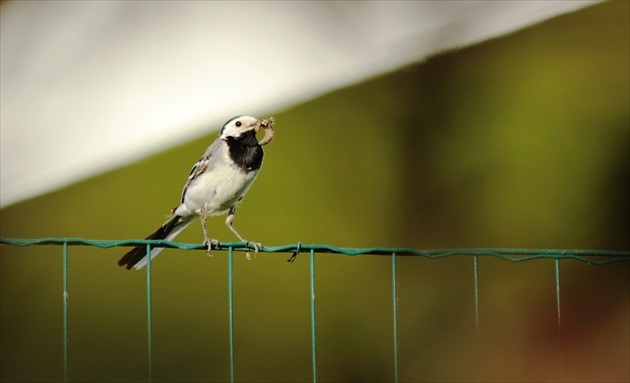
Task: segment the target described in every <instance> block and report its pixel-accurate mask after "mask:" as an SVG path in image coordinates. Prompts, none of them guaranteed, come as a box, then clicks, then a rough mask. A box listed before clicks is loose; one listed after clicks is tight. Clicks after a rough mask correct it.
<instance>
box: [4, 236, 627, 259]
mask: <svg viewBox="0 0 630 383" xmlns="http://www.w3.org/2000/svg"><path fill="white" fill-rule="evenodd" d="M0 244H7V245H15V246H21V247H23V246H32V245H60V246H62V245H64V244H67V245H70V246H95V247H99V248H102V249H107V248H111V247H121V246H132V247H133V246H138V245H150V246H151V247H164V248H174V249H182V250H206V249H207V248H206V246H205V245H202V244H199V243H179V242H171V241H166V240H156V239H151V240H146V239H145V240H138V239H126V240H90V239H84V238H40V239H21V238H0ZM212 249H213V250H223V251H228V250H229V249H232V250H234V251H251V250H254V246H253V244H245V243H243V242H220V243H218V244H216V245H215V244H213V245H212ZM311 250H313V251H314V252H315V253H333V254H344V255H387V256H391V255H392V254H393V253H396V256H421V257H425V258H430V259H437V258H443V257H450V256H455V255H468V256H489V257H496V258H499V259H503V260H505V261H510V262H524V261H530V260H534V259H573V260H576V261H581V262H586V263H589V264H593V265H605V264H609V263H615V262H628V261H630V251H624V250H567V249H512V248H470V249H430V250H418V249H411V248H389V247H365V248H348V247H336V246H331V245H314V244H310V245H309V244H302V243H300V242H298V243H296V244H289V245H282V246H262V247H259V252H262V253H294V254H299V253H300V252H301V251H311Z"/></svg>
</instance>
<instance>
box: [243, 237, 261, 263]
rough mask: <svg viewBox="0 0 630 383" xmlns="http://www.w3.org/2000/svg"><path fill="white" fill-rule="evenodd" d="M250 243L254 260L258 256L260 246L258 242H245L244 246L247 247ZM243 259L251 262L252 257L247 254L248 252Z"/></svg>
mask: <svg viewBox="0 0 630 383" xmlns="http://www.w3.org/2000/svg"><path fill="white" fill-rule="evenodd" d="M250 243H251V244H252V245H254V258H255V257H256V256H257V255H258V251H259V250H260V248H261V247H262V244H261V243H260V242H249V241H245V245H247V246H249V244H250ZM245 257H246V258H247V260H248V261H251V260H252V256H251V255H250V254H249V251H247V252H245Z"/></svg>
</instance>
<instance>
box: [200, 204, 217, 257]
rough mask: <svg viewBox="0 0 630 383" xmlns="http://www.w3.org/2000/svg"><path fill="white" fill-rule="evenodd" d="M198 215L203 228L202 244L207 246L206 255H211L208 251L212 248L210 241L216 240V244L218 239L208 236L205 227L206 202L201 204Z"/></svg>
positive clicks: (206, 215) (206, 217)
mask: <svg viewBox="0 0 630 383" xmlns="http://www.w3.org/2000/svg"><path fill="white" fill-rule="evenodd" d="M199 215H200V218H201V227H202V228H203V246H208V256H209V257H212V254H211V253H210V251H211V250H212V243H214V242H215V241H216V243H217V244H218V243H219V241H217V240H215V239H210V238H208V230H207V229H206V219H208V213H207V207H206V204H203V206H201V212H200V214H199Z"/></svg>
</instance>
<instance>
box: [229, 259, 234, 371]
mask: <svg viewBox="0 0 630 383" xmlns="http://www.w3.org/2000/svg"><path fill="white" fill-rule="evenodd" d="M233 258H234V254H233V250H232V247H230V248H228V327H229V342H230V382H232V383H234V280H233V278H232V277H233V275H234V266H233V265H234V263H233Z"/></svg>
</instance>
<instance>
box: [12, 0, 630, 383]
mask: <svg viewBox="0 0 630 383" xmlns="http://www.w3.org/2000/svg"><path fill="white" fill-rule="evenodd" d="M629 12H630V9H629V3H628V2H626V1H619V2H608V3H603V4H598V5H596V6H593V7H589V8H586V9H583V10H581V11H578V12H576V13H573V14H568V15H564V16H561V17H557V18H554V19H552V20H549V21H546V22H544V23H541V24H538V25H536V26H533V27H530V28H527V29H525V30H521V31H519V32H517V33H514V34H511V35H509V36H505V37H502V38H498V39H494V40H491V41H487V42H485V43H483V44H479V45H476V46H472V47H467V48H465V49H461V50H457V51H453V52H447V53H444V54H442V55H439V56H437V57H433V58H431V59H429V60H427V61H426V62H423V63H417V64H415V65H411V66H408V67H405V68H402V69H400V70H398V71H396V72H393V73H389V74H386V75H382V76H379V77H378V78H374V79H371V80H369V81H365V82H363V83H360V84H356V85H353V86H351V87H348V88H345V89H340V90H337V91H334V92H331V93H329V94H326V95H323V96H321V97H318V98H316V99H313V100H310V101H308V102H305V103H303V104H300V105H296V106H293V107H291V108H289V109H287V110H281V111H269V112H268V113H266V114H265V115H261V116H258V117H267V116H269V115H274V116H275V117H276V120H277V124H276V139H275V140H274V141H273V143H272V144H270V145H268V146H267V147H265V150H266V157H265V164H264V167H263V170H262V172H261V174H260V175H259V178H258V180H257V181H256V184H255V185H254V186H253V187H252V189H251V191H250V192H249V194H248V195H247V198H245V200H244V203H243V204H242V205H241V207H240V209H239V210H238V214H237V215H236V220H235V226H236V227H237V228H238V229H239V231H240V232H241V233H242V234H243V235H244V236H245V237H246V238H249V239H251V240H256V241H260V242H262V243H263V244H266V245H281V244H287V243H296V242H297V241H301V242H302V243H326V244H332V245H335V246H347V247H368V246H399V247H413V248H422V249H428V248H458V247H510V248H520V247H522V248H570V249H623V250H628V249H630V237H629V235H628V233H629V232H630V230H629V229H630V219H629V217H630V214H628V213H629V204H628V195H629V191H630V190H629V189H630V185H629V181H628V180H629V177H628V176H629V171H630V148H629V147H630V106H629V105H630V100H629V93H630V85H629V72H630V65H629V56H630V52H629V46H630V41H629V33H630V24H629V16H628V15H629ZM243 113H244V114H247V113H248V112H247V111H243ZM225 117H226V119H227V118H229V117H231V116H225ZM210 128H212V129H215V128H219V127H209V130H208V131H209V133H208V136H207V137H204V138H202V139H199V140H195V141H193V142H190V143H187V144H185V145H182V146H179V147H176V148H172V149H171V150H168V151H166V152H163V153H160V154H158V155H155V156H152V157H151V158H147V159H145V160H143V161H140V162H138V163H135V164H132V165H129V166H127V167H124V168H122V169H118V170H116V171H112V172H109V173H107V174H103V175H100V176H98V177H94V178H91V179H88V180H85V181H83V182H80V183H77V184H74V185H72V186H69V187H67V188H64V189H62V190H58V191H55V192H52V193H49V194H47V195H44V196H41V197H38V198H34V199H31V200H28V201H25V202H21V203H18V204H15V205H12V206H9V207H6V208H4V209H2V210H1V218H0V224H1V227H0V234H1V236H2V237H13V238H41V237H85V238H90V239H127V238H144V236H146V235H147V234H148V233H150V232H151V231H152V230H154V229H155V228H156V227H157V226H159V225H160V224H161V223H162V221H163V220H164V219H165V217H166V216H167V215H168V213H169V211H170V208H172V207H173V206H175V205H176V204H177V203H178V199H179V195H180V192H181V188H182V186H183V183H184V181H185V177H186V176H187V174H188V171H189V170H190V167H191V166H192V164H194V163H195V161H197V159H198V158H199V156H200V155H201V154H202V153H203V152H204V150H205V149H206V147H207V145H208V144H209V143H210V142H212V141H213V140H214V139H215V137H216V134H217V133H218V132H217V131H211V130H210ZM209 230H210V232H211V233H213V234H212V236H213V237H216V238H219V239H220V240H221V241H233V240H234V239H235V238H233V235H232V233H230V232H229V230H228V229H227V228H226V227H225V225H224V218H215V219H212V220H210V221H209ZM201 235H202V234H201V228H200V225H198V224H193V225H191V227H190V228H188V229H187V230H186V231H185V232H184V233H182V234H181V235H180V236H179V237H178V241H181V242H200V241H201ZM0 251H2V257H0V262H1V264H0V272H1V279H0V287H1V318H0V319H1V321H0V331H1V332H0V335H1V340H2V341H1V348H0V351H1V365H0V370H1V373H0V374H1V379H2V381H59V380H62V379H63V359H62V358H63V354H62V342H63V334H62V302H63V297H62V285H61V271H62V269H61V254H62V251H61V248H60V247H29V248H16V247H9V246H2V247H0ZM124 252H125V249H123V248H119V249H109V250H101V249H95V248H88V247H72V248H71V249H70V256H69V265H70V266H69V326H70V332H69V339H70V343H69V376H70V379H71V380H73V381H143V380H145V379H146V377H147V375H146V365H147V353H146V342H147V339H146V333H147V331H146V297H145V294H146V287H145V285H146V275H145V274H144V272H136V271H126V270H124V269H121V268H119V267H117V266H116V261H117V260H118V258H119V257H120V256H121V255H122V254H123V253H124ZM287 258H288V254H259V255H258V257H257V258H256V259H254V260H252V261H246V260H245V256H244V255H243V254H241V253H237V254H236V256H235V265H234V268H235V271H234V272H235V274H234V289H235V292H234V294H235V296H234V304H235V311H234V318H235V336H236V338H235V366H236V370H235V373H236V378H237V380H239V381H286V382H297V381H309V380H310V379H311V362H310V357H311V355H310V351H311V349H310V311H309V310H310V306H309V305H310V302H309V277H308V257H307V256H299V257H298V258H297V260H296V262H295V263H293V264H289V263H287V262H286V260H287ZM398 265H399V267H400V269H399V272H398V281H399V305H398V307H399V323H398V332H399V336H400V339H399V377H400V380H401V381H410V382H417V381H433V382H435V381H444V382H446V381H449V382H451V381H519V382H523V381H607V382H612V381H628V380H630V362H629V360H630V351H629V349H630V329H629V327H630V324H629V323H630V308H629V306H630V265H629V264H628V263H621V264H614V265H609V266H589V265H586V264H582V263H578V262H576V261H563V262H561V277H562V278H561V280H562V284H561V305H562V328H561V331H558V329H557V318H556V306H555V304H556V298H555V282H554V277H555V274H554V264H553V261H544V260H539V261H531V262H525V263H518V264H512V263H508V262H505V261H501V260H496V259H490V258H482V259H480V261H479V278H480V283H479V288H480V296H479V303H480V329H479V334H478V335H477V334H476V331H475V313H474V291H473V270H472V259H470V258H466V257H461V256H460V257H451V258H446V259H440V260H426V259H422V258H405V259H400V260H399V261H398ZM316 267H317V270H316V277H317V334H318V344H317V346H318V362H319V366H318V367H319V378H320V380H321V381H375V382H376V381H379V382H380V381H391V380H393V356H392V352H393V346H392V314H391V312H392V310H391V305H392V301H391V260H390V259H389V258H388V257H373V256H356V257H346V256H339V255H317V258H316ZM152 269H153V335H154V338H153V366H154V373H153V377H154V380H156V381H225V380H228V379H229V349H228V322H227V320H228V309H227V256H226V254H225V253H222V252H215V255H214V257H213V258H209V257H207V256H206V255H205V253H204V252H203V251H191V252H186V251H179V250H171V249H167V250H165V251H164V252H163V253H162V255H160V257H158V258H156V261H155V262H154V263H153V267H152Z"/></svg>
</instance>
